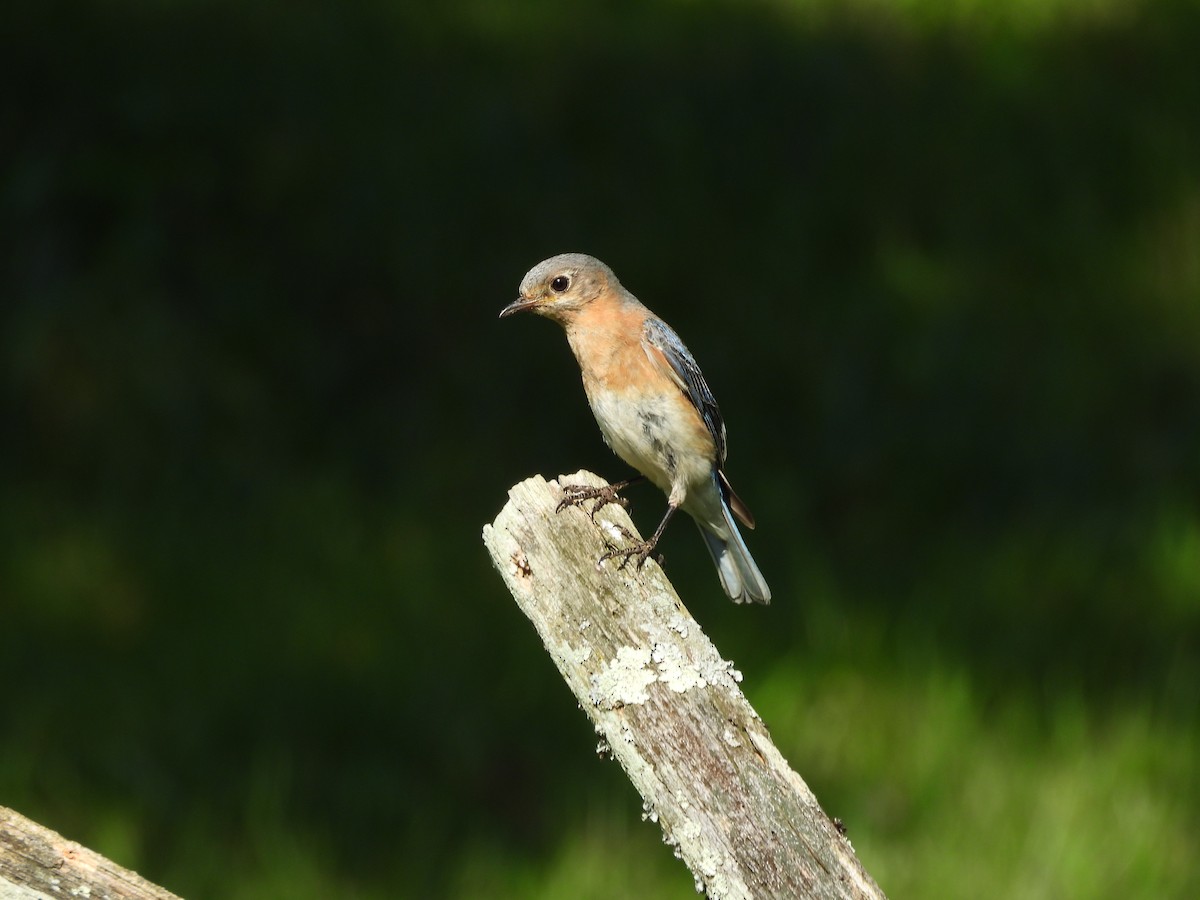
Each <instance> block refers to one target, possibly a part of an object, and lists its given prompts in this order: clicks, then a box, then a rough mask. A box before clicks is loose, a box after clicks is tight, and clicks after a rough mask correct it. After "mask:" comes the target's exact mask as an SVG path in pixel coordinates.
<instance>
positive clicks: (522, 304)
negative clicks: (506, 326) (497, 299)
mask: <svg viewBox="0 0 1200 900" xmlns="http://www.w3.org/2000/svg"><path fill="white" fill-rule="evenodd" d="M537 303H538V302H537V301H536V300H526V299H525V298H524V297H519V298H517V299H516V300H514V301H513V302H512V303H510V304H508V306H506V307H504V309H502V310H500V318H501V319H503V318H504V317H505V316H511V315H512V314H513V313H519V312H524V311H525V310H527V309H532V308H533V307H535V306H537Z"/></svg>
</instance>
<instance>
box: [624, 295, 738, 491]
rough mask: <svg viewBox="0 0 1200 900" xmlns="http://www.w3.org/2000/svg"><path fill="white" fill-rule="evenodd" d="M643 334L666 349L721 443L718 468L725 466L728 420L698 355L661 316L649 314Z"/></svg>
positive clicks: (666, 355)
mask: <svg viewBox="0 0 1200 900" xmlns="http://www.w3.org/2000/svg"><path fill="white" fill-rule="evenodd" d="M643 336H644V337H645V340H646V342H647V343H648V344H649V345H650V346H652V347H654V348H655V349H657V350H658V351H660V352H661V353H662V355H663V357H664V358H665V359H666V360H667V363H668V364H669V365H670V367H671V371H672V372H673V373H674V375H675V383H676V384H678V385H679V388H680V390H682V391H683V392H684V393H685V394H686V395H687V398H688V399H689V400H691V401H692V405H693V406H694V407H696V411H697V412H698V413H700V418H702V419H703V420H704V424H705V425H706V426H707V427H708V431H709V433H710V434H711V435H712V438H713V443H714V444H716V446H717V468H718V469H719V468H721V466H723V465H724V464H725V421H724V420H723V419H722V418H721V410H720V409H718V408H717V399H716V398H715V397H714V396H713V393H712V391H711V390H710V389H709V387H708V382H706V381H705V380H704V373H702V372H701V371H700V366H699V365H697V363H696V359H695V357H693V356H692V354H691V352H690V351H689V350H688V348H687V347H685V346H684V344H683V341H681V340H680V339H679V335H677V334H676V333H675V332H674V331H672V330H671V327H670V326H669V325H668V324H667V323H666V322H664V321H662V320H661V319H656V318H654V317H653V316H650V317H649V318H647V319H646V325H645V327H644V329H643Z"/></svg>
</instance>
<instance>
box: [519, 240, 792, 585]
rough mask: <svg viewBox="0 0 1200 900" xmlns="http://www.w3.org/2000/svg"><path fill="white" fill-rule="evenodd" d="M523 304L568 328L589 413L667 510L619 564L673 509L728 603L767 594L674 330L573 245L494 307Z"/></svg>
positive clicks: (640, 549)
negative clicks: (694, 532) (693, 532)
mask: <svg viewBox="0 0 1200 900" xmlns="http://www.w3.org/2000/svg"><path fill="white" fill-rule="evenodd" d="M524 311H529V312H533V313H537V314H538V315H541V316H545V317H546V318H548V319H553V320H554V321H555V322H557V323H558V324H559V325H561V326H562V327H563V329H564V330H565V331H566V333H567V342H568V343H569V344H570V345H571V350H572V351H573V352H574V353H575V359H576V360H577V361H578V362H579V368H580V370H581V372H582V375H583V389H584V391H585V392H586V393H587V398H588V403H589V404H590V405H591V407H592V413H593V414H594V415H595V416H596V421H597V423H599V425H600V431H601V433H602V434H603V435H604V440H605V441H606V442H607V443H608V445H609V447H611V448H612V449H613V451H614V452H615V453H616V454H617V456H619V457H621V459H623V460H625V462H627V463H629V465H631V466H633V468H635V469H637V470H638V471H639V472H640V473H642V475H643V476H645V477H646V478H649V479H650V481H651V482H653V483H654V484H655V485H657V486H658V487H659V488H660V489H661V490H662V491H663V492H664V493H666V495H667V512H666V515H665V516H663V519H662V522H661V523H660V524H659V526H658V528H657V529H655V532H654V534H653V536H652V537H651V538H650V539H649V540H648V541H644V542H642V543H640V544H637V545H635V546H633V547H630V548H628V549H626V550H619V551H614V552H612V553H609V554H605V558H610V557H613V556H623V557H624V561H623V562H622V565H625V563H628V562H629V560H630V559H636V560H637V564H638V565H639V566H640V565H641V564H642V563H643V562H645V560H646V557H647V556H649V555H650V553H651V552H652V551H653V550H654V547H655V546H656V545H657V544H658V540H659V538H660V537H661V536H662V533H663V529H665V528H666V526H667V522H669V521H670V520H671V516H672V515H673V514H674V513H675V510H677V509H683V510H684V511H685V512H687V513H688V514H689V515H690V516H691V517H692V518H693V519H695V520H696V524H697V525H699V526H700V533H701V534H702V535H703V536H704V541H705V543H706V544H707V546H708V550H709V552H710V553H711V554H712V558H713V562H715V563H716V565H717V572H718V573H719V574H720V577H721V586H722V587H723V588H724V589H725V593H726V594H728V595H729V596H730V598H732V600H733V601H734V602H735V603H744V602H746V601H747V600H752V601H754V602H756V603H767V602H769V601H770V599H771V590H770V588H768V587H767V583H766V581H765V580H763V576H762V573H761V572H760V571H759V570H758V566H756V565H755V564H754V560H753V558H752V557H751V556H750V551H749V550H747V549H746V544H745V542H744V541H743V540H742V536H741V534H740V533H739V532H738V528H737V525H736V524H735V523H734V521H733V516H734V515H736V516H737V517H738V518H739V519H741V521H742V522H743V523H744V524H745V525H746V527H747V528H753V527H754V517H753V516H752V515H751V513H750V510H749V509H747V508H746V505H745V504H744V503H743V502H742V501H741V500H740V499H739V498H738V496H737V494H735V493H734V492H733V488H731V487H730V486H729V482H728V480H726V478H725V473H724V472H723V471H722V467H723V466H724V464H725V423H724V422H723V421H722V419H721V411H720V410H719V409H718V408H717V401H716V400H715V399H714V398H713V395H712V391H711V390H709V387H708V384H707V383H706V382H705V380H704V376H703V375H702V374H701V372H700V367H699V366H698V365H697V364H696V360H695V359H694V358H693V357H692V354H691V353H690V352H689V351H688V349H687V347H685V346H684V344H683V341H681V340H680V339H679V336H678V335H677V334H675V332H674V331H672V330H671V328H670V327H669V326H668V325H667V324H666V323H665V322H664V321H663V320H662V319H660V318H658V317H657V316H655V315H654V313H652V312H651V311H650V310H648V309H647V308H646V307H645V306H643V305H642V304H641V303H640V302H639V301H638V299H637V298H636V297H635V296H633V294H631V293H629V291H627V290H625V288H624V287H622V286H621V283H620V282H619V281H617V276H616V275H614V274H613V271H612V269H610V268H609V267H608V266H606V265H605V264H604V263H602V262H600V260H598V259H595V258H593V257H591V256H586V255H584V254H582V253H564V254H561V255H559V256H555V257H552V258H550V259H547V260H545V261H544V262H541V263H538V264H537V265H536V266H534V267H533V268H532V269H530V270H529V272H528V274H526V276H525V278H524V279H523V280H522V281H521V296H520V298H519V299H517V300H516V301H515V302H513V303H510V304H509V305H508V306H506V307H505V308H504V309H503V310H501V311H500V317H501V318H504V317H505V316H510V315H512V314H513V313H518V312H524ZM636 480H640V479H632V480H631V481H630V482H625V483H622V484H619V485H614V486H612V487H611V488H607V489H606V488H599V489H596V488H587V487H578V486H573V487H568V488H564V493H565V494H566V499H565V500H564V505H572V504H575V503H579V502H581V501H583V500H586V499H592V498H598V499H599V500H600V502H611V501H613V500H614V499H615V497H616V495H615V491H616V490H619V489H620V488H622V487H624V486H625V485H626V484H629V483H632V481H636Z"/></svg>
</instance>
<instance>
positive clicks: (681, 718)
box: [483, 472, 883, 900]
mask: <svg viewBox="0 0 1200 900" xmlns="http://www.w3.org/2000/svg"><path fill="white" fill-rule="evenodd" d="M559 483H565V484H593V485H601V484H604V482H603V480H601V479H600V478H598V477H597V476H595V475H593V474H591V473H589V472H579V473H577V474H575V475H570V476H561V477H560V478H559V480H558V482H553V481H552V482H546V481H545V480H544V479H542V478H541V477H534V478H530V479H527V480H526V481H523V482H521V483H520V484H518V485H516V486H514V487H513V488H512V489H511V490H510V491H509V501H508V503H507V504H506V505H505V507H504V509H503V510H501V512H500V514H499V515H498V516H497V517H496V520H495V521H494V522H493V523H492V524H491V525H488V526H485V527H484V529H483V539H484V543H485V544H486V545H487V548H488V550H489V552H490V553H491V556H492V562H493V563H494V564H495V566H496V568H497V570H498V571H499V572H500V574H501V576H502V577H503V578H504V581H505V583H506V584H507V585H508V588H509V590H510V591H511V592H512V595H513V597H514V598H515V599H516V601H517V604H518V605H519V606H520V607H521V610H522V611H523V612H524V613H525V615H526V616H528V617H529V619H530V621H532V622H533V625H534V627H535V628H536V629H537V632H538V634H539V635H540V636H541V639H542V642H543V643H544V644H545V646H546V650H547V651H548V652H549V653H550V656H551V658H552V659H553V660H554V663H555V665H556V666H558V670H559V672H560V673H561V674H562V676H563V678H564V679H565V680H566V682H567V686H568V687H570V689H571V691H572V692H573V693H574V694H575V696H576V697H577V698H578V700H579V704H580V706H581V707H582V708H583V709H584V710H585V711H586V712H587V714H588V716H589V717H590V718H591V720H592V722H593V723H594V724H595V727H596V731H597V733H599V734H600V735H601V736H602V738H603V741H604V742H605V743H606V745H607V748H608V750H609V751H610V752H611V753H612V755H613V757H614V758H616V760H617V761H618V762H619V763H620V764H621V766H622V768H623V769H624V770H625V772H626V774H627V775H628V776H629V779H630V781H632V782H633V784H634V786H635V787H636V788H637V790H638V792H639V793H640V794H641V795H642V798H643V800H644V802H645V808H646V810H647V811H648V813H649V816H650V818H651V819H653V820H654V821H657V822H658V824H659V825H660V826H661V827H662V830H663V836H664V840H665V841H666V842H667V843H668V844H672V845H674V846H675V848H676V850H677V852H678V855H679V856H680V857H681V858H682V859H683V861H684V862H685V863H686V864H687V866H688V868H689V869H690V870H691V871H692V874H693V875H694V876H695V879H696V887H697V890H703V891H705V892H706V893H707V895H708V896H709V897H711V898H715V900H734V898H758V897H787V898H801V897H812V898H882V897H883V893H882V892H881V891H880V890H879V887H878V886H877V885H876V884H875V882H874V881H873V880H872V879H871V877H870V875H868V874H867V872H866V871H865V870H864V869H863V867H862V864H861V863H860V862H859V861H858V857H856V856H855V855H854V850H853V848H852V847H851V846H850V842H849V841H848V840H846V838H845V837H844V836H843V835H842V834H840V833H839V831H838V829H837V828H836V827H835V826H834V824H833V822H831V821H830V819H829V817H828V816H826V815H825V813H824V812H823V811H822V809H821V807H820V806H819V805H818V804H817V800H816V798H815V797H814V796H813V794H812V791H810V790H809V789H808V786H807V785H806V784H805V783H804V781H803V779H801V778H800V776H799V775H797V774H796V773H795V772H794V771H792V769H791V768H790V767H789V766H788V764H787V761H786V760H785V759H784V758H783V756H782V755H781V754H780V752H779V751H778V750H777V749H776V747H775V745H774V744H773V743H772V742H771V738H770V735H769V734H768V733H767V729H766V726H765V725H764V724H763V722H762V720H761V719H759V717H758V714H757V713H755V711H754V709H753V708H752V707H751V706H750V704H749V702H748V701H747V700H746V698H745V696H744V695H743V694H742V692H741V689H740V688H739V687H738V682H739V681H740V680H741V676H740V674H739V673H738V672H736V671H735V670H734V669H733V668H732V666H731V664H730V663H728V662H726V661H725V660H723V659H722V658H721V656H720V654H719V653H717V650H716V648H715V647H714V646H713V644H712V642H711V641H710V640H709V639H708V637H707V636H705V634H704V633H703V632H702V631H701V630H700V627H699V626H698V625H697V624H696V621H695V620H694V619H693V618H692V617H691V615H690V614H689V613H688V611H687V609H686V608H685V607H684V605H683V603H682V602H681V601H680V599H679V597H678V595H677V594H676V593H675V590H674V589H673V588H672V587H671V584H670V583H669V582H668V581H667V579H666V576H665V575H664V574H663V572H662V570H661V569H660V568H659V567H658V566H657V565H656V564H655V563H654V562H652V561H648V562H647V563H646V565H645V566H644V567H643V568H642V569H641V571H640V572H639V571H635V570H634V569H633V568H632V567H628V568H626V569H625V570H618V569H617V568H616V564H615V563H614V562H611V561H610V562H605V563H602V564H599V565H598V564H597V560H598V559H599V557H600V556H601V554H602V553H603V552H604V551H605V549H606V546H605V541H606V535H607V536H608V537H607V540H609V541H611V542H614V543H618V542H620V541H621V540H623V538H622V536H621V529H628V530H629V531H633V530H634V526H633V523H632V522H631V521H630V519H629V517H628V516H627V515H626V514H625V511H624V509H622V508H621V507H620V506H617V505H615V504H614V505H609V506H606V507H604V508H603V509H602V510H600V511H599V512H598V513H597V514H596V516H595V522H593V521H592V519H591V518H590V517H589V515H588V513H587V512H585V511H584V510H583V509H581V508H570V509H564V510H563V511H562V512H561V513H557V512H556V511H555V510H556V507H557V506H558V503H559V501H560V500H561V499H562V491H561V489H560V487H559Z"/></svg>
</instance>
